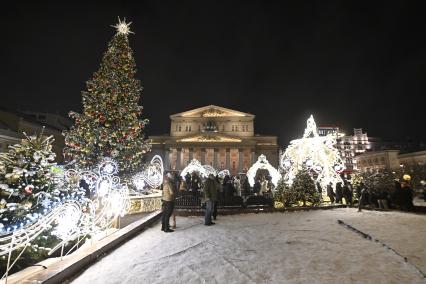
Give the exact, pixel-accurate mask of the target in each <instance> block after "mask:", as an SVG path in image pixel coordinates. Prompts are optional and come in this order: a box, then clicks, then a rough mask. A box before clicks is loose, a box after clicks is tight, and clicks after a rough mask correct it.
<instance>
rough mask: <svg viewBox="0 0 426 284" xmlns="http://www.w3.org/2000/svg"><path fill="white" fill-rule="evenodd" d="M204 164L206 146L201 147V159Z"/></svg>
mask: <svg viewBox="0 0 426 284" xmlns="http://www.w3.org/2000/svg"><path fill="white" fill-rule="evenodd" d="M200 163H201V164H202V165H205V164H206V148H201V161H200Z"/></svg>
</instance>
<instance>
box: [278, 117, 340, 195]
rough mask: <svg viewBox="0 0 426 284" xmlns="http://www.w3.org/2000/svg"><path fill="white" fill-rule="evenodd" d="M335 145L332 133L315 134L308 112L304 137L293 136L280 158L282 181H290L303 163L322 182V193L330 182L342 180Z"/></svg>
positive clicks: (313, 121) (313, 124)
mask: <svg viewBox="0 0 426 284" xmlns="http://www.w3.org/2000/svg"><path fill="white" fill-rule="evenodd" d="M335 145H336V138H335V137H334V136H332V135H327V136H319V135H318V130H317V126H316V123H315V120H314V118H313V116H312V115H311V116H310V117H309V119H308V120H307V122H306V129H305V132H304V135H303V137H302V138H300V139H295V140H292V141H291V142H290V145H289V146H288V147H287V149H286V150H285V152H284V154H283V156H282V157H281V159H280V164H281V167H282V168H283V170H284V172H285V176H284V179H285V181H286V182H287V183H288V184H292V183H293V180H294V178H295V177H296V174H297V173H298V171H299V170H301V169H302V168H303V167H305V168H307V169H308V170H309V171H311V172H313V173H315V175H316V178H315V181H316V182H319V183H320V185H321V186H322V189H323V194H324V193H325V190H326V187H327V185H328V184H329V183H330V182H331V183H332V184H333V185H335V184H336V183H338V182H343V180H342V178H341V177H340V174H339V173H340V172H341V171H343V170H344V169H345V166H344V163H343V161H342V159H341V157H340V153H339V151H338V149H337V148H336V147H335Z"/></svg>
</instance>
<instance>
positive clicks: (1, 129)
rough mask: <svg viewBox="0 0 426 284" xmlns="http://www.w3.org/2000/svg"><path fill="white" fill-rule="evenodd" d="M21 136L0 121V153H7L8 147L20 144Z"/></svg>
mask: <svg viewBox="0 0 426 284" xmlns="http://www.w3.org/2000/svg"><path fill="white" fill-rule="evenodd" d="M21 139H22V136H21V135H20V134H19V133H18V132H15V131H13V130H10V128H9V127H8V126H7V125H6V124H4V123H2V122H1V121H0V152H7V151H8V148H9V146H10V145H14V144H17V143H20V142H21Z"/></svg>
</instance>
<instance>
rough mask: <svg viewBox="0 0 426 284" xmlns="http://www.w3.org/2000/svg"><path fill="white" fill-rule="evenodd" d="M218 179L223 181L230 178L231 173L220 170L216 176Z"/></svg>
mask: <svg viewBox="0 0 426 284" xmlns="http://www.w3.org/2000/svg"><path fill="white" fill-rule="evenodd" d="M217 175H218V176H219V178H221V179H223V178H224V177H225V176H231V173H230V172H229V170H227V169H224V170H221V171H220V172H219V173H218V174H217Z"/></svg>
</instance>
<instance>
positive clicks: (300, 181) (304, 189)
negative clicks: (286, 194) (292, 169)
mask: <svg viewBox="0 0 426 284" xmlns="http://www.w3.org/2000/svg"><path fill="white" fill-rule="evenodd" d="M291 190H292V191H293V192H296V193H297V199H298V201H300V202H302V203H303V206H306V204H307V202H309V203H310V205H317V204H319V203H320V196H319V193H318V191H317V190H316V187H315V182H314V180H313V179H312V177H311V175H310V174H309V172H308V170H307V169H306V168H303V169H301V170H299V171H298V173H297V174H296V177H295V178H294V180H293V184H292V185H291Z"/></svg>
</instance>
